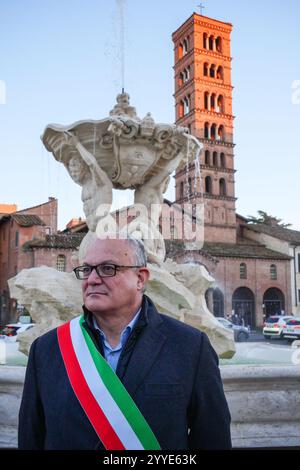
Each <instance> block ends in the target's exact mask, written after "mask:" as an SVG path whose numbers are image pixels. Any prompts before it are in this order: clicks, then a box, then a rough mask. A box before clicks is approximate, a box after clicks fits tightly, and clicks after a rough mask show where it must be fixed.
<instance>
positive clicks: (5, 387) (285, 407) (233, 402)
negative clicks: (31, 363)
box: [0, 365, 300, 448]
mask: <svg viewBox="0 0 300 470" xmlns="http://www.w3.org/2000/svg"><path fill="white" fill-rule="evenodd" d="M221 374H222V378H223V383H224V389H225V393H226V397H227V400H228V404H229V408H230V412H231V418H232V426H231V432H232V443H233V446H234V447H238V448H247V447H250V448H251V447H295V446H299V447H300V408H299V403H300V366H251V365H247V366H222V367H221ZM24 376H25V368H24V367H13V366H1V367H0V447H2V448H14V447H16V445H17V422H18V411H19V406H20V399H21V394H22V388H23V382H24Z"/></svg>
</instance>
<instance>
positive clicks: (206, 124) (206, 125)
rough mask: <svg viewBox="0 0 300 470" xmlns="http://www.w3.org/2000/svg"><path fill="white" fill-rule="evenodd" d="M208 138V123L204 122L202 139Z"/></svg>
mask: <svg viewBox="0 0 300 470" xmlns="http://www.w3.org/2000/svg"><path fill="white" fill-rule="evenodd" d="M209 137H210V136H209V123H208V122H206V123H205V124H204V138H205V139H209Z"/></svg>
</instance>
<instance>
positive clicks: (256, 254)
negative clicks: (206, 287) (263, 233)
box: [203, 242, 291, 260]
mask: <svg viewBox="0 0 300 470" xmlns="http://www.w3.org/2000/svg"><path fill="white" fill-rule="evenodd" d="M203 251H205V252H207V253H209V254H210V255H211V256H217V257H221V258H256V259H278V260H290V259H291V257H290V256H287V255H284V254H282V253H279V252H278V251H273V250H269V248H266V247H265V246H264V245H260V244H256V245H255V244H253V243H251V244H250V243H249V244H247V243H245V242H244V243H237V244H231V243H205V244H204V247H203Z"/></svg>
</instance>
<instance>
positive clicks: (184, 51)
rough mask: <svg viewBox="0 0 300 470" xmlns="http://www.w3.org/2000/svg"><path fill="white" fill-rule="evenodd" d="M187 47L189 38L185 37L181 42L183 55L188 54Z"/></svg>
mask: <svg viewBox="0 0 300 470" xmlns="http://www.w3.org/2000/svg"><path fill="white" fill-rule="evenodd" d="M189 46H190V38H189V37H187V38H185V39H184V40H183V55H185V54H187V53H188V50H189Z"/></svg>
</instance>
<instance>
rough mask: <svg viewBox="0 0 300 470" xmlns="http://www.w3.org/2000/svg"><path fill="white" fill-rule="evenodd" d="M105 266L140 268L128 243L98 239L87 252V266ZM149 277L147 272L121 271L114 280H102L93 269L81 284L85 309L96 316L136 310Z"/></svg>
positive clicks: (145, 269) (108, 278) (109, 278)
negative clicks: (137, 266)
mask: <svg viewBox="0 0 300 470" xmlns="http://www.w3.org/2000/svg"><path fill="white" fill-rule="evenodd" d="M104 263H112V264H116V265H123V266H135V265H136V264H137V263H136V259H135V254H134V252H133V249H132V246H131V245H130V244H129V243H127V242H126V241H125V240H112V239H103V240H102V239H98V240H96V242H94V243H93V244H92V246H91V247H90V248H89V249H88V251H87V254H86V257H85V259H84V264H89V265H91V266H96V265H98V264H104ZM148 277H149V271H148V270H147V268H143V269H123V268H122V269H120V270H117V272H116V275H115V276H113V277H104V278H100V277H99V276H98V274H97V273H96V271H95V269H94V270H93V271H92V272H91V274H90V276H89V277H88V279H85V280H83V281H82V293H83V301H84V305H85V306H86V308H87V309H88V310H90V311H91V312H92V313H95V314H97V313H99V314H105V313H113V312H114V311H116V312H121V311H123V310H126V309H129V310H130V309H131V308H136V306H138V305H139V303H140V301H141V296H142V290H143V287H144V284H145V282H146V281H147V280H148Z"/></svg>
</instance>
